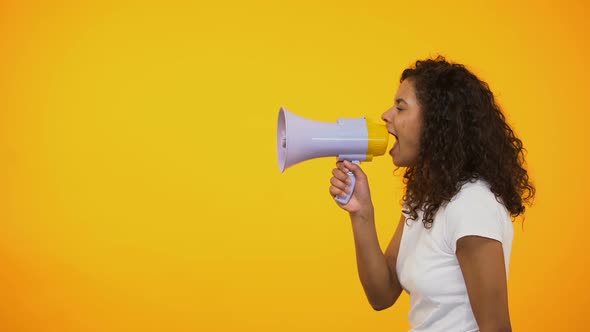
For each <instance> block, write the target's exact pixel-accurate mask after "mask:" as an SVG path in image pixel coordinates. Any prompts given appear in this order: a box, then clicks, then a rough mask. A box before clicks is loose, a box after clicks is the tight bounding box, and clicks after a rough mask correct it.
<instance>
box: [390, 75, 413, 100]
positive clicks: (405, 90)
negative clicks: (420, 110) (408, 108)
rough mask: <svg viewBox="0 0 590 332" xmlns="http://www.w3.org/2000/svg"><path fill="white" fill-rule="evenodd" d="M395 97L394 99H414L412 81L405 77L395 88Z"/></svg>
mask: <svg viewBox="0 0 590 332" xmlns="http://www.w3.org/2000/svg"><path fill="white" fill-rule="evenodd" d="M395 98H396V99H397V98H402V99H404V100H406V101H408V99H411V100H415V99H416V92H415V90H414V83H413V82H412V81H411V80H409V79H405V80H404V81H403V82H402V83H401V84H400V85H399V88H398V89H397V93H396V95H395Z"/></svg>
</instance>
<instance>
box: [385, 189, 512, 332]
mask: <svg viewBox="0 0 590 332" xmlns="http://www.w3.org/2000/svg"><path fill="white" fill-rule="evenodd" d="M422 216H423V214H422V212H421V211H420V212H419V213H418V219H416V220H407V222H406V225H404V231H403V235H402V239H401V244H400V248H399V253H398V256H397V265H396V269H397V277H398V279H399V281H400V283H401V285H402V287H403V289H404V290H405V291H406V292H408V294H409V295H410V303H411V309H410V313H409V315H408V319H409V321H410V324H411V326H412V330H411V332H426V331H428V332H436V331H445V332H448V331H457V332H468V331H478V330H479V328H478V326H477V322H476V321H475V317H474V316H473V311H472V310H471V304H470V303H469V298H468V296H467V288H466V286H465V281H464V280H463V274H462V273H461V267H460V266H459V261H458V260H457V256H456V250H457V247H456V245H457V240H458V239H460V238H461V237H464V236H467V235H477V236H482V237H486V238H491V239H494V240H498V241H500V242H501V243H502V247H503V249H504V260H505V263H506V276H507V277H508V265H509V262H510V250H511V248H512V239H513V237H514V229H513V228H512V221H511V219H510V214H509V213H508V211H507V210H506V208H505V207H504V205H502V204H501V203H499V202H498V201H497V200H496V198H495V196H494V194H493V193H492V192H491V191H490V189H489V185H488V184H487V183H486V182H484V181H482V180H478V181H475V182H468V183H466V184H464V185H463V186H462V188H461V190H460V191H459V192H458V193H457V194H456V195H455V197H453V199H451V201H450V202H448V203H447V204H446V205H445V206H441V207H440V208H439V209H438V211H437V213H436V215H435V217H434V220H433V223H432V227H431V228H430V229H427V228H425V227H424V224H423V223H422ZM407 217H408V216H407V215H406V219H407Z"/></svg>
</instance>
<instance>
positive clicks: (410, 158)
mask: <svg viewBox="0 0 590 332" xmlns="http://www.w3.org/2000/svg"><path fill="white" fill-rule="evenodd" d="M381 119H383V121H385V124H386V126H387V129H388V131H389V133H390V134H392V135H393V136H395V138H396V142H395V144H394V146H393V148H392V149H391V150H390V151H389V154H390V155H391V157H392V158H393V163H394V164H395V165H396V166H398V167H411V166H414V165H415V164H416V161H417V160H418V154H419V152H420V134H421V132H422V109H421V108H420V105H419V104H418V100H417V98H416V91H415V89H414V83H413V82H412V80H411V79H405V80H404V81H403V82H402V83H401V84H400V86H399V88H398V90H397V94H396V95H395V103H394V105H393V107H391V108H390V109H388V110H387V111H385V113H383V115H382V116H381Z"/></svg>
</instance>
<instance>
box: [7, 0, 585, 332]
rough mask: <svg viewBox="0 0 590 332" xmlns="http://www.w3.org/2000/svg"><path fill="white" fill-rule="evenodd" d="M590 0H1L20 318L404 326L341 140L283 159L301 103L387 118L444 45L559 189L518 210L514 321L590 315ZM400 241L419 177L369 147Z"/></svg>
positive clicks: (83, 322) (172, 327)
mask: <svg viewBox="0 0 590 332" xmlns="http://www.w3.org/2000/svg"><path fill="white" fill-rule="evenodd" d="M588 14H590V13H589V11H588V4H587V3H584V2H583V1H559V2H554V3H550V2H546V3H543V2H539V1H523V2H519V4H513V3H512V2H508V1H505V2H494V3H488V4H485V5H477V4H474V2H472V1H457V2H440V1H433V2H430V3H424V2H419V3H418V4H408V3H406V2H403V3H396V2H393V1H368V2H364V3H363V4H361V3H359V2H358V1H324V2H321V3H319V2H318V1H308V0H305V1H268V0H260V1H248V2H246V1H236V0H228V1H225V2H216V3H215V2H198V1H195V2H188V1H186V2H185V1H176V0H168V1H162V2H154V1H137V2H135V1H92V2H90V1H87V2H83V1H81V2H77V1H69V2H68V1H54V2H51V3H50V2H42V1H26V2H25V1H5V0H4V1H2V2H1V4H0V158H1V162H0V221H1V225H2V227H1V229H0V299H1V300H0V330H2V331H15V332H16V331H60V332H68V331H302V330H305V331H368V330H384V331H385V330H386V331H402V330H406V329H407V328H408V327H409V326H408V324H407V313H408V309H409V300H408V297H407V296H406V295H403V297H402V298H401V300H400V301H399V302H398V304H396V306H395V307H393V308H391V309H389V310H386V311H384V312H374V311H373V310H372V309H371V308H370V306H369V305H368V303H367V302H366V300H365V297H364V293H363V291H362V288H361V286H360V283H359V281H358V277H357V274H356V265H355V264H356V263H355V257H354V244H353V241H352V232H351V227H350V225H349V221H348V218H347V216H346V215H345V213H344V212H342V211H341V210H339V209H338V207H337V206H336V205H335V204H334V203H333V202H332V200H331V198H330V196H329V194H328V186H329V183H328V181H329V178H330V171H331V168H332V166H333V163H334V160H333V159H330V158H324V159H316V160H312V161H309V162H306V163H303V164H300V165H297V166H295V167H293V168H291V169H289V170H287V171H286V172H285V173H284V174H281V173H279V171H278V167H277V162H276V146H275V144H276V140H275V135H276V119H277V111H278V109H279V107H280V106H285V107H287V108H288V109H289V110H290V111H292V112H294V113H296V114H299V115H301V116H304V117H308V118H312V119H315V120H318V121H335V120H336V119H337V118H339V117H360V116H363V115H366V116H368V117H373V118H378V117H379V116H380V114H381V112H382V111H384V110H385V109H387V108H388V107H390V105H391V103H392V99H393V96H394V94H395V91H396V89H397V86H398V79H399V75H400V73H401V71H402V70H403V69H404V68H406V67H407V66H408V65H410V64H411V63H412V62H413V61H415V60H416V59H420V58H425V57H428V56H431V55H436V54H439V53H440V54H443V55H446V56H447V57H448V58H449V59H450V60H453V61H458V62H462V63H465V64H467V65H468V66H469V68H471V69H472V70H473V71H474V72H475V73H476V74H477V75H479V76H480V77H481V78H482V79H483V80H485V81H487V82H488V83H489V84H490V86H491V88H492V90H493V91H494V92H495V93H496V95H497V97H498V100H499V102H500V104H501V105H502V106H503V108H504V110H505V113H506V115H507V117H508V119H509V121H510V123H511V124H512V125H513V126H514V128H515V129H516V132H517V134H518V135H519V136H520V137H521V138H522V139H523V141H524V143H525V147H526V148H527V149H528V163H529V169H530V173H531V175H532V177H533V179H534V181H535V183H536V186H537V189H538V195H537V199H536V201H535V205H534V206H533V207H532V208H531V209H529V210H528V214H527V216H526V221H525V223H524V226H523V224H522V222H521V221H517V223H516V224H515V230H516V237H515V242H514V247H513V255H512V261H511V270H510V280H509V298H510V310H511V318H512V324H513V328H514V330H515V331H558V330H568V331H582V330H584V329H585V328H586V326H587V321H588V316H589V314H590V311H589V310H588V303H590V287H589V286H588V282H589V280H588V278H587V274H586V272H585V271H586V270H585V269H586V268H585V265H588V263H589V261H588V254H587V253H588V251H589V249H590V241H588V240H587V239H586V236H585V235H584V234H585V232H586V231H587V229H586V223H587V221H588V219H589V217H590V215H589V213H588V196H589V195H590V192H589V189H588V186H589V185H590V181H589V179H588V170H589V166H590V163H589V157H588V152H589V150H588V141H589V140H588V139H587V137H586V134H587V133H588V131H589V130H588V120H589V116H588V110H589V109H590V107H589V106H590V105H589V102H588V97H587V95H588V90H589V87H590V86H589V84H588V77H589V73H588V62H587V60H588V59H589V58H590V52H589V50H588V48H589V47H588V34H589V32H590V31H589V30H590V29H589V24H588V23H587V17H588ZM364 168H365V170H366V172H367V173H368V175H369V177H370V179H371V184H372V191H373V196H374V198H375V205H376V209H377V211H376V213H377V216H378V220H377V224H378V225H377V227H378V232H379V239H380V241H381V245H382V247H384V246H385V245H386V244H387V242H388V241H389V238H390V237H391V235H392V234H393V230H394V225H395V223H396V222H397V220H398V218H399V213H400V206H399V204H398V202H399V199H400V197H401V189H402V185H401V177H400V175H399V174H398V175H396V176H392V169H393V167H392V164H391V160H390V159H389V158H388V157H380V158H376V159H375V161H374V162H372V163H367V164H365V166H364Z"/></svg>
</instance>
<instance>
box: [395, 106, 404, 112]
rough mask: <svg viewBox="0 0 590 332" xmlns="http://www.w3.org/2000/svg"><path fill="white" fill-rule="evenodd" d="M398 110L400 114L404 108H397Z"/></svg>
mask: <svg viewBox="0 0 590 332" xmlns="http://www.w3.org/2000/svg"><path fill="white" fill-rule="evenodd" d="M396 109H397V111H398V112H401V111H403V110H404V109H403V108H399V107H396Z"/></svg>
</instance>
